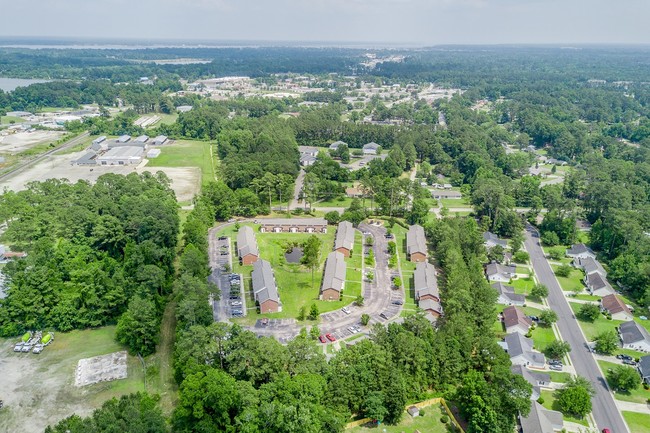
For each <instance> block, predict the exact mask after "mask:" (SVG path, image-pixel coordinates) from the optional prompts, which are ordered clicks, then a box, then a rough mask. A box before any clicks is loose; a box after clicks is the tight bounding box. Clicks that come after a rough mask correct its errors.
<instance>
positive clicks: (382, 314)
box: [379, 313, 388, 320]
mask: <svg viewBox="0 0 650 433" xmlns="http://www.w3.org/2000/svg"><path fill="white" fill-rule="evenodd" d="M379 317H381V318H382V319H386V320H388V317H386V315H385V314H384V313H381V314H380V315H379Z"/></svg>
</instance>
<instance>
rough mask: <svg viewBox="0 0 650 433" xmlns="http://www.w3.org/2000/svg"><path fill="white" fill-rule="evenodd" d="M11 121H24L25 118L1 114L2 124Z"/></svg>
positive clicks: (0, 121)
mask: <svg viewBox="0 0 650 433" xmlns="http://www.w3.org/2000/svg"><path fill="white" fill-rule="evenodd" d="M11 122H14V123H24V122H25V119H23V118H22V117H16V116H0V125H3V124H6V125H10V124H11Z"/></svg>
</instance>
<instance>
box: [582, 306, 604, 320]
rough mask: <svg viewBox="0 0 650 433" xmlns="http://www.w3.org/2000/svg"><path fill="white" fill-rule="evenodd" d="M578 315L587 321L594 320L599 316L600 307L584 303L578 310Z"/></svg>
mask: <svg viewBox="0 0 650 433" xmlns="http://www.w3.org/2000/svg"><path fill="white" fill-rule="evenodd" d="M578 317H580V318H581V319H582V320H585V321H587V322H594V321H596V319H598V318H599V317H600V307H598V305H597V304H594V303H591V302H589V303H585V304H582V305H581V306H580V310H578Z"/></svg>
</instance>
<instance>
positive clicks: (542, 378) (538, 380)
mask: <svg viewBox="0 0 650 433" xmlns="http://www.w3.org/2000/svg"><path fill="white" fill-rule="evenodd" d="M510 371H512V372H513V373H514V374H517V375H519V376H521V377H523V378H524V379H525V380H526V382H528V383H530V385H531V386H532V387H533V392H532V393H531V394H530V399H531V400H532V401H537V399H538V398H539V397H540V396H541V395H542V390H541V388H542V387H543V388H550V386H551V376H550V375H549V374H546V373H541V372H536V371H530V370H529V369H527V368H526V367H524V366H523V365H513V366H511V367H510Z"/></svg>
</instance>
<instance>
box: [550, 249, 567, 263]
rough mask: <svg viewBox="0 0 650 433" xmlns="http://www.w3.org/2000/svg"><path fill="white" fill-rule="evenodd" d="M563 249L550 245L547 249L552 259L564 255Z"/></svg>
mask: <svg viewBox="0 0 650 433" xmlns="http://www.w3.org/2000/svg"><path fill="white" fill-rule="evenodd" d="M564 254H565V249H564V247H551V248H549V249H548V256H549V257H550V258H552V259H553V260H560V259H561V258H563V257H564Z"/></svg>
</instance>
